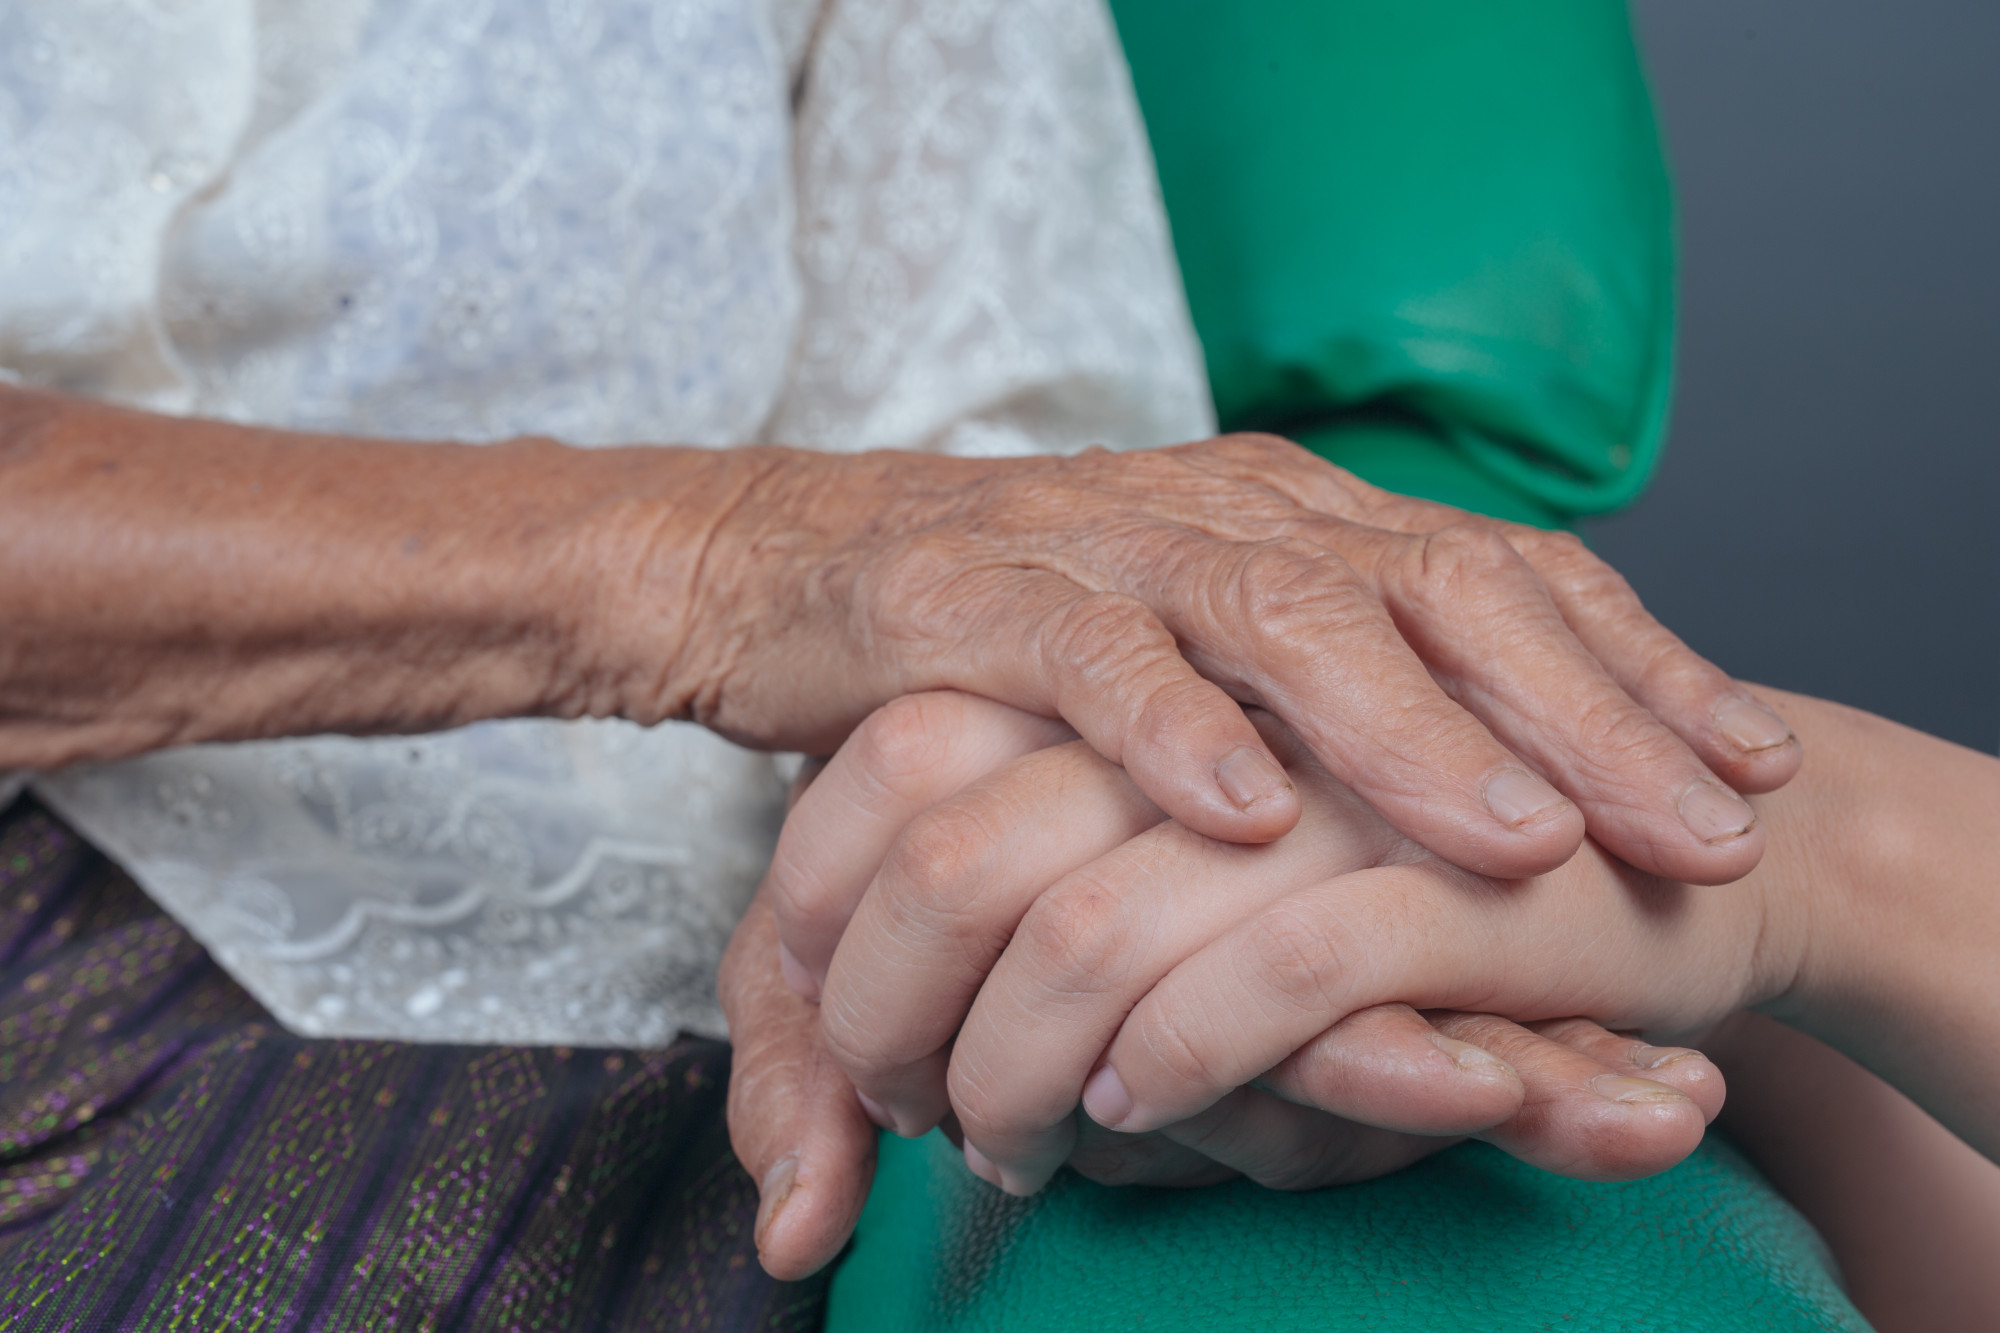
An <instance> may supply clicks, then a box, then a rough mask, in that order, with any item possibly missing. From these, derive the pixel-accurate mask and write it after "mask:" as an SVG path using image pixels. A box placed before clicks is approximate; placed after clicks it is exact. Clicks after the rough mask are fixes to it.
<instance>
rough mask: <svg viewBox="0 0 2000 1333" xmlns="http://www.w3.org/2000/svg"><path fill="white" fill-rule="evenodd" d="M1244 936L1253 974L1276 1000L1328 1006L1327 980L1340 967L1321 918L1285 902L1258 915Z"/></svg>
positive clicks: (1309, 1007)
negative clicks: (1283, 904) (1252, 964)
mask: <svg viewBox="0 0 2000 1333" xmlns="http://www.w3.org/2000/svg"><path fill="white" fill-rule="evenodd" d="M1244 939H1245V943H1246V944H1247V945H1248V947H1249V950H1250V957H1251V959H1252V960H1254V966H1255V968H1256V971H1257V975H1258V978H1259V979H1260V981H1261V982H1262V984H1263V985H1264V986H1265V987H1266V988H1268V989H1269V990H1270V992H1271V993H1272V994H1273V995H1274V996H1276V997H1277V998H1278V999H1279V1000H1281V1001H1283V1002H1284V1003H1285V1004H1287V1005H1289V1006H1290V1007H1292V1008H1294V1009H1297V1010H1300V1011H1303V1012H1308V1013H1322V1012H1326V1011H1329V1010H1330V1009H1331V1008H1332V1000H1333V996H1332V992H1331V989H1330V984H1331V981H1332V978H1333V977H1334V976H1336V975H1337V974H1338V973H1339V971H1340V959H1339V956H1338V951H1337V948H1336V945H1335V939H1334V936H1333V934H1332V932H1330V931H1329V930H1328V929H1327V928H1326V925H1325V923H1324V922H1322V921H1320V920H1318V919H1317V918H1316V917H1315V916H1314V915H1313V914H1311V913H1308V912H1307V911H1305V910H1304V909H1303V908H1302V907H1300V906H1299V905H1296V904H1294V905H1289V906H1285V907H1281V908H1275V909H1273V910H1271V911H1267V912H1264V913H1262V914H1261V915H1259V916H1258V917H1257V918H1256V919H1255V920H1253V921H1252V922H1251V923H1250V925H1249V927H1248V929H1247V930H1246V932H1245V936H1244ZM1329 1022H1331V1019H1329Z"/></svg>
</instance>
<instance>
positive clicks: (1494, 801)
mask: <svg viewBox="0 0 2000 1333" xmlns="http://www.w3.org/2000/svg"><path fill="white" fill-rule="evenodd" d="M1485 794H1486V808H1487V809H1488V810H1491V811H1492V812H1493V817H1494V818H1495V819H1497V820H1499V821H1500V822H1501V823H1503V824H1505V825H1507V827H1509V828H1519V827H1520V826H1521V825H1523V824H1525V823H1527V822H1528V821H1529V820H1531V819H1533V818H1535V816H1537V815H1539V814H1541V813H1542V812H1543V811H1545V810H1549V809H1553V808H1554V807H1556V806H1558V805H1561V804H1562V801H1563V794H1562V793H1561V792H1559V791H1557V790H1556V789H1555V788H1554V787H1551V786H1550V785H1549V784H1548V783H1546V782H1544V781H1542V780H1541V779H1540V778H1538V777H1536V776H1535V775H1534V774H1533V773H1528V772H1524V771H1522V770H1521V769H1518V768H1503V769H1501V770H1500V771H1499V772H1498V773H1495V774H1494V775H1493V776H1492V777H1490V778H1488V779H1486V793H1485Z"/></svg>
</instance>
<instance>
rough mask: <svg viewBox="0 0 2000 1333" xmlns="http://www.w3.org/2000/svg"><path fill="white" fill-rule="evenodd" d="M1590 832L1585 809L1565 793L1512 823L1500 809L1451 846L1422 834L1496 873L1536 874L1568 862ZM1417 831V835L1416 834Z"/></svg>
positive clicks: (1454, 857)
mask: <svg viewBox="0 0 2000 1333" xmlns="http://www.w3.org/2000/svg"><path fill="white" fill-rule="evenodd" d="M1586 832H1587V829H1586V826H1585V823H1584V817H1583V811H1582V810H1580V809H1578V808H1577V806H1576V805H1575V803H1573V802H1572V801H1570V800H1569V798H1567V797H1564V796H1560V795H1559V796H1558V797H1557V798H1556V802H1555V803H1554V804H1552V805H1547V806H1544V807H1542V808H1541V809H1539V810H1537V811H1535V812H1534V814H1533V815H1532V816H1531V817H1530V818H1527V819H1524V820H1522V821H1520V822H1518V823H1511V822H1509V821H1507V820H1506V819H1505V818H1504V817H1502V816H1501V815H1499V814H1498V813H1491V815H1490V817H1488V818H1484V819H1481V820H1479V821H1478V825H1477V826H1475V829H1474V830H1471V831H1468V833H1467V835H1466V836H1464V837H1463V838H1462V839H1459V840H1457V842H1456V845H1451V846H1447V845H1444V844H1443V843H1442V842H1441V841H1439V840H1435V839H1430V838H1419V839H1418V841H1419V842H1422V843H1423V844H1424V845H1425V846H1427V847H1429V848H1430V849H1431V850H1432V851H1434V852H1436V853H1437V854H1438V855H1440V856H1442V857H1444V858H1445V859H1446V860H1447V861H1450V862H1452V863H1453V864H1454V865H1458V866H1462V867H1463V868H1465V869H1467V870H1470V871H1472V872H1474V873H1475V874H1480V875H1488V876H1491V877H1492V878H1494V879H1531V878H1533V877H1534V876H1536V875H1546V874H1548V873H1549V872H1550V871H1551V870H1554V869H1556V868H1557V867H1559V866H1562V865H1565V864H1567V863H1568V862H1569V860H1570V858H1571V857H1573V856H1575V855H1576V854H1577V851H1578V849H1580V848H1581V847H1582V846H1583V839H1584V835H1585V833H1586ZM1413 836H1414V835H1413Z"/></svg>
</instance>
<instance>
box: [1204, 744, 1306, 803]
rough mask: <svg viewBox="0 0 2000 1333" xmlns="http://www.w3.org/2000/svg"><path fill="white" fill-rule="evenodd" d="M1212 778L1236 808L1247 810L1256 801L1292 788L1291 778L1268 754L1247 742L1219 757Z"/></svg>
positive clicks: (1278, 794)
mask: <svg viewBox="0 0 2000 1333" xmlns="http://www.w3.org/2000/svg"><path fill="white" fill-rule="evenodd" d="M1215 782H1216V785H1217V786H1219V787H1221V788H1222V794H1223V795H1224V796H1227V797H1228V798H1229V803H1230V804H1231V805H1233V806H1235V807H1236V808H1237V809H1238V810H1248V809H1249V808H1250V807H1251V806H1253V805H1255V804H1257V802H1259V801H1268V800H1270V799H1271V798H1272V797H1274V796H1283V795H1284V794H1285V793H1286V792H1288V791H1290V790H1291V789H1292V780H1291V779H1290V778H1288V777H1286V776H1285V770H1284V769H1282V768H1279V767H1278V765H1277V764H1276V762H1274V761H1273V760H1272V758H1271V756H1269V755H1267V754H1265V753H1264V752H1263V751H1262V750H1253V749H1251V748H1250V747H1249V746H1247V745H1245V746H1242V747H1240V748H1238V749H1234V750H1231V751H1230V752H1229V753H1228V754H1226V755H1224V756H1223V757H1222V762H1221V763H1219V764H1217V765H1216V766H1215Z"/></svg>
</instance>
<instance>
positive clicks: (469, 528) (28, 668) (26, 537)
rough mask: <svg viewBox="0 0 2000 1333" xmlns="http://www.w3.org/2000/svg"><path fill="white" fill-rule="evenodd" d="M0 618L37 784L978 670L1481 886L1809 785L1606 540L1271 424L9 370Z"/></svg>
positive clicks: (840, 696)
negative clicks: (565, 410) (1161, 444)
mask: <svg viewBox="0 0 2000 1333" xmlns="http://www.w3.org/2000/svg"><path fill="white" fill-rule="evenodd" d="M0 623H4V624H6V626H7V634H6V637H5V639H4V640H0V770H4V769H6V768H9V767H41V766H53V765H56V764H61V763H64V762H67V761H69V760H73V759H79V758H91V757H112V756H118V755H124V754H131V753H135V752H137V751H140V750H144V749H149V748H153V747H157V746H162V745H168V744H175V743H181V742H189V741H200V740H217V739H233V738H245V737H253V736H272V735H286V734H300V733H310V732H321V731H349V732H383V731H414V730H425V729H434V728H438V727H443V726H448V725H454V724H459V723H464V722H469V721H473V720H477V719H480V718H484V717H498V716H515V715H535V714H540V715H555V716H580V715H585V714H589V715H598V716H603V715H618V716H624V717H628V718H632V719H635V720H638V721H641V722H654V721H659V720H662V719H667V718H691V719H693V720H695V721H698V722H702V723H705V724H707V725H709V726H712V727H714V728H716V729H717V730H719V731H721V732H723V733H724V734H725V735H728V736H731V737H733V738H736V739H739V740H742V741H744V742H746V743H749V744H752V745H758V746H767V747H774V748H791V749H802V750H807V751H811V752H816V753H829V752H831V750H832V749H833V748H834V747H835V746H836V745H837V744H838V743H839V742H840V740H841V739H842V738H843V737H844V736H845V735H846V734H847V733H848V732H849V731H850V730H852V729H853V727H855V726H856V725H857V724H858V723H859V722H860V721H861V719H862V718H864V717H866V716H867V715H868V714H869V713H870V712H871V711H872V710H873V709H875V708H877V707H879V706H880V705H882V704H883V703H885V702H887V701H888V700H890V699H893V698H895V697H898V696H900V695H903V694H907V693H911V692H914V691H919V690H928V689H935V688H943V687H954V688H959V689H963V690H968V691H971V692H973V693H977V694H981V695H985V696H987V697H989V698H992V699H996V700H999V701H1002V702H1006V703H1009V704H1013V705H1015V706H1017V707H1020V708H1023V709H1025V710H1028V711H1030V712H1033V713H1037V714H1040V715H1043V716H1047V717H1060V718H1062V719H1064V720H1066V721H1067V722H1068V723H1069V724H1070V725H1072V726H1074V727H1075V728H1076V730H1077V731H1078V732H1079V733H1080V734H1081V735H1082V736H1083V738H1084V739H1085V740H1087V741H1088V742H1089V743H1090V744H1091V745H1092V746H1093V747H1094V748H1095V749H1096V750H1097V751H1098V753H1100V754H1102V755H1103V756H1105V757H1106V758H1107V759H1109V760H1111V761H1112V762H1114V763H1117V764H1120V765H1122V766H1123V767H1124V768H1126V769H1127V770H1129V771H1130V772H1131V774H1132V775H1133V778H1134V780H1135V781H1136V782H1137V783H1138V785H1139V787H1140V789H1141V790H1143V791H1144V792H1146V793H1147V794H1148V795H1149V796H1150V797H1151V798H1152V799H1153V800H1154V801H1156V802H1157V803H1158V804H1159V806H1160V807H1161V808H1162V809H1164V810H1165V811H1167V812H1168V813H1169V814H1170V815H1172V816H1173V817H1174V818H1175V819H1177V820H1178V821H1180V822H1181V823H1182V824H1184V825H1186V826H1187V827H1189V828H1191V829H1194V830H1197V831H1199V832H1201V833H1204V834H1207V835H1209V836H1212V837H1216V838H1221V839H1224V840H1228V841H1236V842H1259V841H1264V840H1268V839H1271V838H1274V837H1277V836H1278V835H1280V834H1282V833H1283V832H1284V831H1285V830H1287V829H1288V828H1290V827H1291V826H1292V825H1293V823H1294V822H1295V821H1296V820H1297V818H1298V810H1299V807H1298V799H1297V795H1296V793H1294V792H1293V790H1292V789H1291V787H1290V785H1289V783H1288V781H1287V779H1286V776H1285V774H1284V771H1283V769H1282V767H1281V766H1280V765H1278V764H1277V763H1276V762H1275V760H1274V759H1273V758H1272V756H1271V754H1270V751H1269V748H1268V747H1267V746H1266V745H1265V743H1264V742H1263V741H1262V740H1261V739H1260V738H1259V736H1258V734H1257V731H1256V730H1255V728H1253V727H1252V726H1251V725H1250V723H1249V721H1248V720H1247V719H1246V718H1245V716H1244V714H1243V712H1242V710H1241V708H1240V707H1239V702H1247V703H1256V704H1260V705H1262V706H1264V707H1266V708H1268V709H1270V710H1271V711H1272V712H1274V713H1276V714H1277V715H1278V716H1279V717H1280V718H1282V719H1283V720H1284V721H1285V722H1286V724H1287V725H1288V726H1289V727H1290V728H1291V729H1292V730H1293V731H1294V732H1295V733H1296V734H1297V735H1298V736H1299V737H1300V738H1301V739H1302V740H1303V742H1304V743H1305V745H1306V746H1307V748H1308V749H1310V750H1311V752H1312V753H1313V754H1314V755H1315V756H1316V757H1317V758H1318V759H1319V760H1320V762H1321V763H1322V764H1323V765H1324V766H1325V767H1326V768H1327V770H1328V771H1329V772H1330V773H1331V774H1333V775H1334V776H1335V777H1337V778H1338V779H1339V780H1340V781H1342V782H1344V783H1346V784H1347V785H1349V786H1350V787H1352V788H1353V789H1354V790H1356V791H1358V792H1360V793H1361V794H1362V796H1363V797H1364V798H1365V799H1367V800H1368V801H1369V802H1370V803H1371V804H1372V805H1373V806H1374V807H1375V808H1376V809H1378V810H1379V811H1381V812H1382V814H1383V815H1384V816H1385V817H1386V818H1387V819H1388V820H1389V821H1390V823H1391V824H1393V825H1394V826H1395V827H1396V828H1398V829H1400V830H1401V831H1403V832H1404V833H1405V834H1407V835H1408V836H1410V837H1411V838H1414V839H1415V840H1416V841H1417V842H1418V843H1420V844H1421V845H1423V846H1425V847H1427V848H1429V849H1431V850H1432V851H1435V852H1436V853H1438V854H1439V855H1440V856H1443V857H1445V858H1446V859H1447V860H1449V861H1452V862H1454V863H1456V864H1459V865H1463V866H1466V867H1469V868H1472V869H1475V870H1478V871H1481V872H1484V873H1489V874H1494V875H1500V876H1518V875H1525V874H1531V873H1535V872H1538V871H1542V870H1547V869H1549V868H1551V867H1553V866H1556V865H1560V864H1561V863H1562V862H1563V861H1565V860H1566V859H1567V858H1568V857H1569V856H1570V855H1571V853H1573V852H1574V850H1575V849H1576V847H1577V845H1578V843H1579V841H1580V840H1581V839H1582V837H1583V836H1584V831H1585V828H1586V825H1587V826H1588V828H1589V830H1590V832H1591V834H1592V835H1593V836H1595V837H1596V838H1597V839H1598V840H1599V841H1600V842H1601V843H1603V844H1604V845H1605V846H1606V847H1608V848H1610V849H1612V850H1613V851H1615V852H1616V853H1617V854H1618V855H1620V856H1622V857H1624V858H1625V859H1626V860H1628V861H1630V862H1632V863H1633V864H1635V865H1638V866H1641V867H1644V868H1647V869H1650V870H1654V871H1658V872H1660V873H1663V874H1669V875H1673V876H1675V877H1678V878H1682V879H1689V880H1696V881H1702V882H1717V881H1723V880H1728V879H1732V878H1735V877H1737V876H1740V875H1741V874H1743V873H1744V872H1745V871H1746V870H1748V869H1749V868H1750V867H1751V866H1752V865H1753V864H1755V862H1756V859H1757V856H1758V855H1759V852H1760V849H1761V846H1762V834H1761V833H1760V832H1759V831H1758V830H1757V829H1756V827H1755V824H1754V820H1753V817H1752V814H1751V811H1750V809H1749V807H1748V806H1746V805H1745V804H1744V803H1743V802H1742V801H1741V800H1739V799H1738V798H1737V796H1736V795H1735V794H1734V791H1732V790H1731V789H1732V788H1734V789H1735V791H1750V792H1754V791H1762V790H1768V789H1771V788H1773V787H1776V786H1778V785H1781V784H1782V783H1783V782H1785V781H1786V780H1787V779H1788V778H1789V777H1790V776H1791V774H1792V772H1793V771H1794V769H1795V768H1796V765H1797V763H1798V747H1797V745H1796V744H1795V743H1794V741H1793V740H1792V737H1791V733H1790V731H1789V729H1788V728H1787V727H1786V726H1785V724H1784V723H1783V722H1781V721H1780V720H1779V719H1778V718H1777V716H1776V715H1775V714H1774V713H1772V712H1771V711H1770V710H1769V709H1767V708H1765V707H1764V706H1763V705H1761V704H1760V703H1758V702H1757V701H1756V700H1755V699H1754V698H1753V697H1752V696H1751V694H1750V693H1749V692H1748V691H1747V690H1745V689H1744V688H1743V687H1741V686H1739V685H1737V684H1736V683H1734V682H1733V681H1731V680H1730V679H1728V678H1727V677H1726V676H1724V675H1723V674H1722V673H1721V672H1719V671H1717V670H1716V669H1715V668H1714V667H1713V666H1711V665H1709V664H1708V663H1706V662H1704V661H1703V660H1702V659H1701V658H1699V657H1697V656H1696V655H1695V654H1693V653H1692V652H1690V651H1689V650H1688V649H1687V648H1686V647H1684V646H1683V645H1682V644H1680V643H1679V642H1678V641H1677V640H1676V639H1675V638H1674V637H1673V636H1672V635H1670V634H1669V633H1667V631H1666V630H1664V629H1662V628H1661V627H1660V626H1659V625H1658V624H1657V623H1656V622H1655V621H1653V620H1652V618H1651V617H1649V616H1648V615H1647V614H1646V613H1645V611H1644V610H1643V609H1641V607H1640V606H1639V603H1638V602H1637V600H1636V599H1635V598H1634V597H1633V595H1632V593H1631V591H1630V590H1629V589H1628V588H1627V587H1626V586H1625V584H1624V583H1623V582H1622V581H1621V580H1619V579H1618V577H1617V576H1616V575H1615V574H1613V573H1612V572H1611V571H1610V570H1608V569H1607V568H1606V567H1605V566H1604V565H1603V564H1601V563H1600V562H1598V561H1597V560H1596V559H1594V558H1593V557H1592V556H1590V554H1589V553H1588V552H1586V551H1585V550H1584V549H1583V548H1582V546H1580V545H1579V544H1578V543H1577V542H1576V541H1574V540H1573V539H1572V538H1569V537H1566V536H1560V535H1554V534H1548V533H1542V532H1537V531H1534V530H1531V529H1525V528H1517V527H1511V526H1506V525H1502V524H1498V523H1492V522H1487V521H1485V520H1480V519H1474V518H1471V517H1469V516H1467V515H1464V514H1462V513H1458V512H1456V511H1453V510H1449V509H1445V508H1442V507H1439V506H1435V505H1428V504H1424V503H1421V502H1418V501H1411V500H1404V499H1400V498H1398V497H1394V496H1390V495H1387V494H1385V493H1383V492H1381V491H1378V490H1376V489H1374V488H1373V487H1370V486H1367V485H1365V484H1363V483H1361V482H1359V481H1357V480H1355V479H1354V478H1353V477H1351V476H1348V475H1347V474H1345V473H1343V472H1341V471H1339V470H1338V469H1336V468H1333V467H1331V466H1329V465H1328V464H1326V463H1324V462H1321V461H1320V460H1318V459H1316V458H1314V457H1312V456H1311V455H1309V454H1307V453H1305V452H1304V451H1302V450H1300V449H1298V448H1296V447H1294V446H1292V445H1289V444H1286V443H1284V442H1282V441H1279V440H1274V439H1270V438H1265V437H1232V438H1225V439H1219V440H1212V441H1208V442H1206V443H1201V444H1193V445H1186V446H1182V447H1180V448H1175V449H1167V450H1160V451H1156V452H1148V453H1134V454H1107V453H1089V454H1085V455H1081V456H1078V457H1073V458H1028V459H990V460H979V459H958V458H945V457H936V456H928V455H911V454H866V455H859V456H853V457H845V456H830V455H822V454H813V453H806V452H801V451H797V450H785V449H746V450H730V451H721V452H713V451H705V450H694V449H675V448H632V449H613V450H576V449H567V448H561V447H558V446H555V445H552V444H549V443H546V442H534V441H525V442H519V443H515V444H506V445H494V446H486V447H481V448H469V447H452V446H448V445H424V446H412V445H406V444H398V443H389V442H379V441H360V440H351V439H341V438H333V437H321V436H305V435H297V434H289V433H285V432H279V431H270V430H260V429H249V428H243V427H236V426H228V425H223V424H220V423H215V422H203V421H183V420H176V419H170V418H165V417H157V416H151V415H148V414H144V413H136V412H129V411H123V410H118V409H113V408H108V407H104V406H100V405H96V404H91V403H83V402H76V401H72V400H68V399H64V398H61V397H58V396H54V395H48V394H40V393H29V392H26V391H22V390H16V389H9V388H6V387H5V386H0ZM1551 784H1553V785H1551ZM1565 794H1566V795H1565ZM1572 801H1573V802H1574V804H1572ZM1579 807H1580V809H1579Z"/></svg>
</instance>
